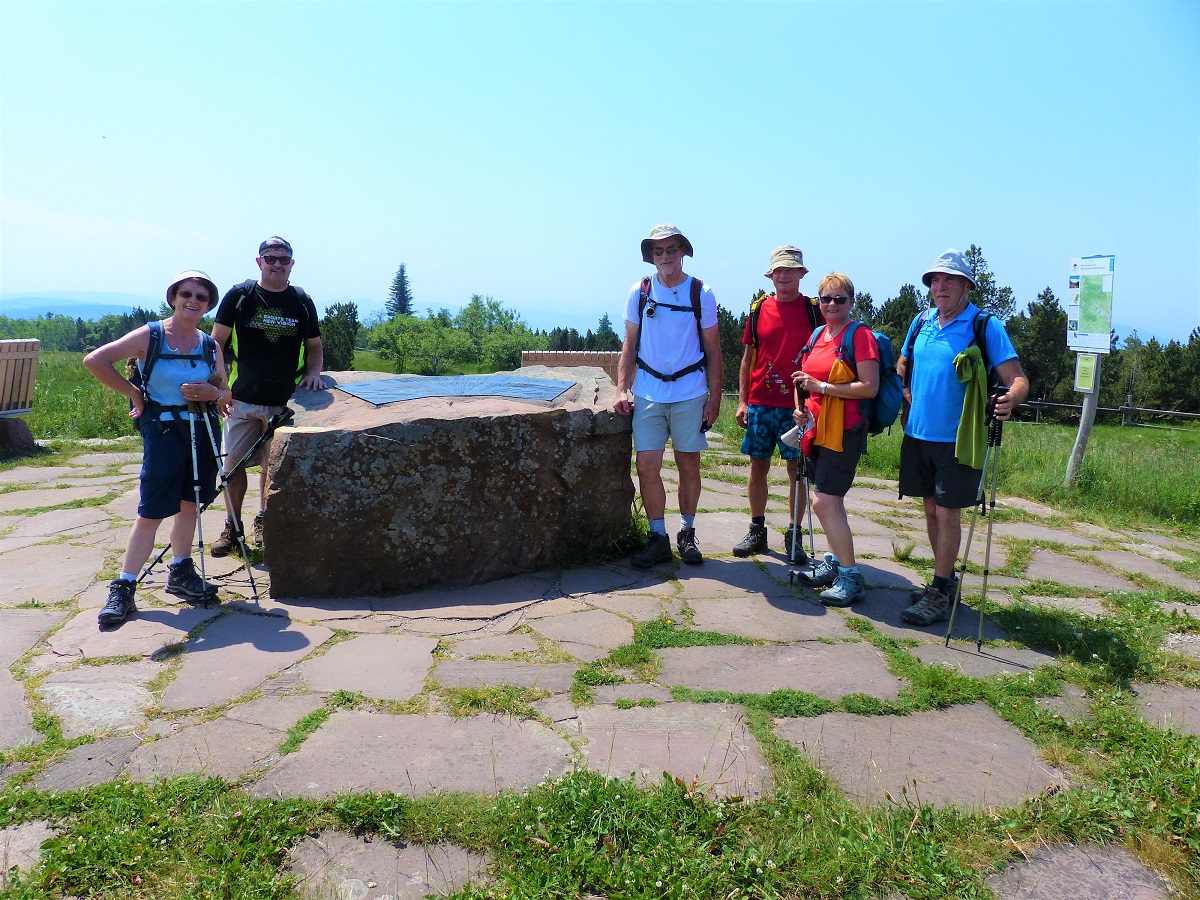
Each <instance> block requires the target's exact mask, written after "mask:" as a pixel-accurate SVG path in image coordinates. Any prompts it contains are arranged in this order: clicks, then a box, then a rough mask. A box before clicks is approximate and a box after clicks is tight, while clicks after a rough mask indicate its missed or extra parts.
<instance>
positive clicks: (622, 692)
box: [592, 684, 671, 704]
mask: <svg viewBox="0 0 1200 900" xmlns="http://www.w3.org/2000/svg"><path fill="white" fill-rule="evenodd" d="M592 700H593V701H594V702H596V703H609V704H612V703H616V702H617V701H618V700H633V701H635V702H636V701H638V700H653V701H655V702H656V703H670V702H671V692H670V691H669V690H667V689H666V688H664V687H659V686H658V685H657V684H598V685H596V686H595V687H594V688H592Z"/></svg>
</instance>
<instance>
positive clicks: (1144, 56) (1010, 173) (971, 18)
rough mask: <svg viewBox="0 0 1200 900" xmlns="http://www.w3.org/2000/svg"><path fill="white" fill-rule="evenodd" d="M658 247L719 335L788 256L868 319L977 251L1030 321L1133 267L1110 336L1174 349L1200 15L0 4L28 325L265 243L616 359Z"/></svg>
mask: <svg viewBox="0 0 1200 900" xmlns="http://www.w3.org/2000/svg"><path fill="white" fill-rule="evenodd" d="M658 222H673V223H675V224H676V225H678V226H679V227H680V228H682V230H683V231H684V233H685V234H686V235H687V236H688V238H690V239H691V241H692V243H693V244H694V245H695V247H696V256H695V258H694V259H692V260H689V261H688V264H687V269H688V271H689V272H691V273H692V274H696V275H699V276H700V277H701V278H704V279H705V280H706V281H707V282H709V283H710V284H711V285H712V286H713V288H714V289H715V291H716V294H717V299H718V301H719V302H721V303H722V304H723V305H724V306H726V307H727V308H729V309H731V310H732V311H734V312H741V311H743V310H744V309H745V308H746V306H747V305H748V302H749V298H750V296H751V294H752V293H753V292H754V291H755V290H757V289H758V288H760V287H767V286H769V284H768V282H767V280H766V279H764V278H763V276H762V272H763V270H764V268H765V266H766V263H767V259H768V256H769V254H770V251H771V249H772V248H774V247H776V246H777V245H779V244H784V243H795V244H797V245H799V246H800V247H801V248H802V249H803V250H804V254H805V260H806V262H807V263H808V266H809V268H810V269H811V274H810V275H809V278H808V279H807V280H806V281H805V282H804V283H803V284H802V287H803V288H804V289H806V291H807V292H808V293H815V291H816V285H817V281H818V279H819V276H820V275H821V274H823V273H825V272H828V271H830V270H834V269H836V270H839V271H842V272H845V273H847V274H848V275H850V277H851V278H852V279H853V280H854V282H855V284H856V286H857V287H858V288H859V290H865V291H870V292H871V294H872V295H873V296H874V298H875V300H876V302H877V303H878V302H881V301H882V300H884V299H886V298H887V297H890V296H894V295H895V294H896V293H897V292H898V290H899V288H900V286H901V285H902V284H904V283H905V282H913V283H919V279H920V275H921V273H922V272H923V271H924V269H925V268H926V267H927V266H928V264H929V263H930V262H931V261H932V260H933V258H934V257H935V256H936V255H937V254H938V253H939V252H941V251H942V250H944V249H945V248H947V247H949V246H954V247H957V248H959V249H966V247H967V245H969V244H971V243H975V244H978V245H980V246H981V247H982V248H983V250H984V254H985V256H986V258H987V260H988V262H989V263H990V265H991V268H992V270H993V271H994V272H995V273H996V275H997V278H998V280H999V283H1000V284H1006V285H1009V286H1011V287H1012V288H1013V290H1014V291H1015V294H1016V297H1017V302H1018V307H1019V308H1020V307H1023V306H1024V305H1025V304H1026V303H1027V302H1028V301H1030V300H1032V299H1034V297H1035V296H1036V295H1037V293H1038V292H1039V291H1040V290H1041V289H1042V288H1044V287H1047V286H1050V287H1051V288H1053V290H1054V291H1055V294H1056V295H1057V296H1058V297H1059V298H1060V299H1062V298H1064V297H1065V294H1066V279H1067V275H1066V273H1067V265H1068V262H1069V260H1070V259H1071V257H1074V256H1080V255H1088V254H1096V253H1113V254H1116V257H1117V276H1116V281H1115V300H1114V307H1115V311H1114V319H1115V320H1116V321H1117V322H1118V323H1121V324H1123V325H1124V326H1126V327H1133V328H1137V329H1138V331H1139V333H1140V334H1142V335H1143V336H1145V335H1148V334H1157V335H1158V336H1160V337H1162V338H1178V339H1186V337H1187V335H1188V333H1189V332H1190V331H1191V329H1192V328H1194V327H1196V326H1197V324H1200V4H1197V3H1195V2H1191V0H1188V2H1155V0H1148V2H1132V3H1083V2H1069V3H1054V2H1044V3H1042V2H1039V3H1032V2H985V3H952V2H923V3H908V2H886V3H865V2H862V3H858V2H839V3H832V2H830V3H783V2H779V3H741V2H738V3H681V2H668V3H632V2H630V3H599V2H596V3H589V2H577V3H552V2H541V3H483V4H475V3H428V4H427V3H387V2H370V3H368V2H349V0H348V2H338V3H327V2H293V3H273V2H272V3H242V2H238V3H224V2H157V3H149V2H145V3H100V2H86V3H79V2H76V3H62V2H53V0H37V2H26V0H0V291H2V292H3V293H4V294H6V295H8V296H9V297H12V296H13V295H14V294H18V293H32V292H47V291H111V292H119V293H126V294H136V295H143V296H145V297H148V298H153V299H154V300H155V301H157V299H158V298H159V297H161V296H162V290H163V288H164V287H165V286H166V284H167V283H168V282H169V280H170V278H171V275H172V274H173V273H174V272H175V271H176V270H178V269H181V268H184V267H190V266H197V267H200V268H203V269H206V270H207V271H208V272H209V274H211V275H212V276H213V278H214V279H215V280H216V281H217V283H218V285H219V286H220V287H221V288H222V290H224V289H225V288H227V287H228V286H230V285H232V284H233V283H235V282H238V281H241V280H243V279H245V278H248V277H251V276H252V275H255V274H256V272H257V270H256V269H255V267H254V256H255V255H256V251H257V247H258V243H259V241H260V240H262V239H263V238H265V237H266V236H268V235H271V234H276V233H278V234H281V235H283V236H285V237H286V238H287V239H288V240H290V241H291V242H292V244H293V246H294V248H295V255H296V260H297V263H296V268H295V272H294V275H293V279H294V281H296V282H297V283H298V284H302V285H303V286H304V287H305V288H306V289H307V290H308V291H309V293H310V294H312V296H313V297H314V298H315V299H316V301H317V304H318V307H319V308H322V309H323V308H324V306H325V305H327V304H328V303H332V302H335V301H339V300H354V301H358V302H359V303H360V305H361V306H362V308H363V309H364V311H368V310H370V309H372V308H376V307H377V306H378V305H379V304H381V303H382V302H383V301H384V299H385V298H386V295H387V290H388V287H389V285H390V283H391V279H392V276H393V274H394V273H395V271H396V268H397V266H398V265H399V264H400V263H401V262H403V263H406V264H407V268H408V273H409V277H410V280H411V285H412V288H413V292H414V295H415V298H416V304H417V307H418V309H419V310H422V311H423V310H424V309H425V308H426V307H433V308H438V307H443V306H445V307H448V308H450V309H451V310H457V309H458V308H459V307H461V306H462V305H463V304H464V303H466V301H467V300H468V299H469V297H470V295H471V294H473V293H480V294H487V295H491V296H493V297H495V298H496V299H498V300H500V301H501V302H502V303H503V304H504V305H506V306H509V307H512V308H515V309H516V310H518V311H519V312H520V313H521V314H522V315H523V316H524V317H525V318H526V320H527V321H528V322H530V323H531V324H532V325H534V326H536V327H550V326H553V325H555V324H563V325H573V326H575V327H579V328H580V329H581V330H582V329H584V328H587V327H594V326H595V323H596V322H597V320H598V319H599V317H600V316H601V315H602V314H603V313H608V314H609V315H610V316H611V317H612V319H613V321H614V323H615V324H617V327H618V330H620V318H621V314H622V308H623V301H624V297H625V294H626V293H627V291H628V290H629V287H630V285H631V284H632V283H633V282H634V281H635V280H636V279H637V278H639V277H641V275H642V274H644V273H646V272H648V271H649V267H647V266H646V265H644V264H643V263H642V261H641V259H640V255H639V252H638V243H639V241H640V240H641V238H643V237H645V236H646V235H647V234H648V232H649V229H650V227H651V226H653V225H654V224H656V223H658ZM2 311H3V306H2V305H0V312H2Z"/></svg>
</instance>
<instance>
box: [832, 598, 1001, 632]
mask: <svg viewBox="0 0 1200 900" xmlns="http://www.w3.org/2000/svg"><path fill="white" fill-rule="evenodd" d="M911 604H912V600H911V599H909V594H908V591H882V590H874V591H867V598H866V599H865V600H862V601H859V602H858V603H855V604H854V605H853V606H851V607H850V608H849V609H850V613H851V614H852V615H859V616H862V617H863V618H864V619H868V620H869V621H870V622H871V624H872V625H874V626H875V627H876V628H877V629H879V631H881V632H882V633H884V634H886V635H889V636H891V637H901V638H915V639H917V640H924V641H929V640H938V641H942V640H945V638H946V625H947V623H946V622H936V623H934V624H933V625H924V626H921V625H911V624H909V623H908V622H905V621H904V620H903V619H901V618H900V613H901V612H903V611H904V610H905V609H907V608H908V607H909V606H910V605H911ZM978 634H979V613H978V611H977V610H976V609H975V608H974V606H972V604H971V603H969V602H967V601H965V600H964V601H960V603H959V606H958V613H957V614H956V615H955V617H954V633H953V635H952V637H953V638H954V639H957V640H972V641H973V640H975V639H976V637H977V636H978ZM983 639H984V640H985V641H1002V640H1006V636H1005V634H1004V632H1003V631H1001V630H1000V628H999V626H997V625H996V623H995V622H993V621H992V620H991V619H989V618H987V617H986V616H985V617H984V621H983Z"/></svg>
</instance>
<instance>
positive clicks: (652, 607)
mask: <svg viewBox="0 0 1200 900" xmlns="http://www.w3.org/2000/svg"><path fill="white" fill-rule="evenodd" d="M579 599H580V600H581V601H582V602H583V603H586V604H587V605H588V606H592V607H596V608H598V609H607V610H608V611H609V612H612V613H616V614H617V615H619V616H623V617H625V618H626V619H633V620H634V621H636V622H653V621H654V620H655V619H659V618H661V617H663V616H666V617H667V618H669V619H674V618H677V617H678V616H679V615H680V610H681V609H682V608H683V604H682V603H681V602H678V601H674V602H673V601H670V600H666V601H664V599H663V598H661V597H646V596H636V595H620V594H584V595H582V596H580V597H579Z"/></svg>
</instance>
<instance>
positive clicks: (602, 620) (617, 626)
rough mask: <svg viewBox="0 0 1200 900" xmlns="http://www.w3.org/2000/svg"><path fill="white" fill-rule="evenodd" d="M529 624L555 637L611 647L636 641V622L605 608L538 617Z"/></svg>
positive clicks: (550, 636)
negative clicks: (634, 632) (634, 624)
mask: <svg viewBox="0 0 1200 900" xmlns="http://www.w3.org/2000/svg"><path fill="white" fill-rule="evenodd" d="M530 627H531V628H533V629H534V631H537V632H538V633H539V634H542V635H545V636H546V637H548V638H550V639H551V640H554V641H565V642H567V643H572V644H585V645H587V646H590V647H600V648H603V649H605V650H612V649H613V648H614V647H620V646H622V645H623V644H629V643H632V641H633V626H632V625H630V624H629V623H628V622H627V621H625V620H624V619H622V618H621V617H620V616H617V615H614V614H613V613H610V612H605V611H604V610H602V609H588V610H584V611H583V612H574V613H568V614H567V615H565V616H555V617H554V618H547V619H538V620H537V621H535V622H532V623H531V624H530Z"/></svg>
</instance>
